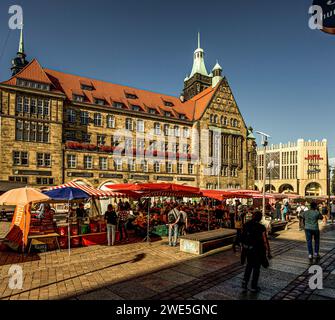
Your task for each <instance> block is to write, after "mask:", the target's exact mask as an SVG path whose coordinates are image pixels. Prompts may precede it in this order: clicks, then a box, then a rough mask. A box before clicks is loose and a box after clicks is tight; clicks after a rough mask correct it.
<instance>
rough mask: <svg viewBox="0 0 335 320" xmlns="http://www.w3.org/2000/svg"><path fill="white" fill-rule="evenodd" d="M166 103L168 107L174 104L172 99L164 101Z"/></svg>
mask: <svg viewBox="0 0 335 320" xmlns="http://www.w3.org/2000/svg"><path fill="white" fill-rule="evenodd" d="M164 105H165V106H166V107H173V106H174V104H173V103H172V102H171V101H164Z"/></svg>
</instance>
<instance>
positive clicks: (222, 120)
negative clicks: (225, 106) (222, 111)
mask: <svg viewBox="0 0 335 320" xmlns="http://www.w3.org/2000/svg"><path fill="white" fill-rule="evenodd" d="M220 123H221V124H224V116H221V119H220Z"/></svg>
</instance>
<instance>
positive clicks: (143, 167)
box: [141, 160, 149, 172]
mask: <svg viewBox="0 0 335 320" xmlns="http://www.w3.org/2000/svg"><path fill="white" fill-rule="evenodd" d="M141 171H142V172H148V171H149V166H148V161H147V160H142V161H141Z"/></svg>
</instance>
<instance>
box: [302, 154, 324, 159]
mask: <svg viewBox="0 0 335 320" xmlns="http://www.w3.org/2000/svg"><path fill="white" fill-rule="evenodd" d="M305 160H323V158H322V157H321V156H320V155H319V154H310V155H309V156H307V157H306V158H305Z"/></svg>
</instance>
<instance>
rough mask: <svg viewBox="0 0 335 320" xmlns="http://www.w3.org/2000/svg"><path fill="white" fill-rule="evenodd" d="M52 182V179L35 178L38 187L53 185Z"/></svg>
mask: <svg viewBox="0 0 335 320" xmlns="http://www.w3.org/2000/svg"><path fill="white" fill-rule="evenodd" d="M54 183H55V182H54V178H43V177H37V178H36V184H39V185H53V184H54Z"/></svg>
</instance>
